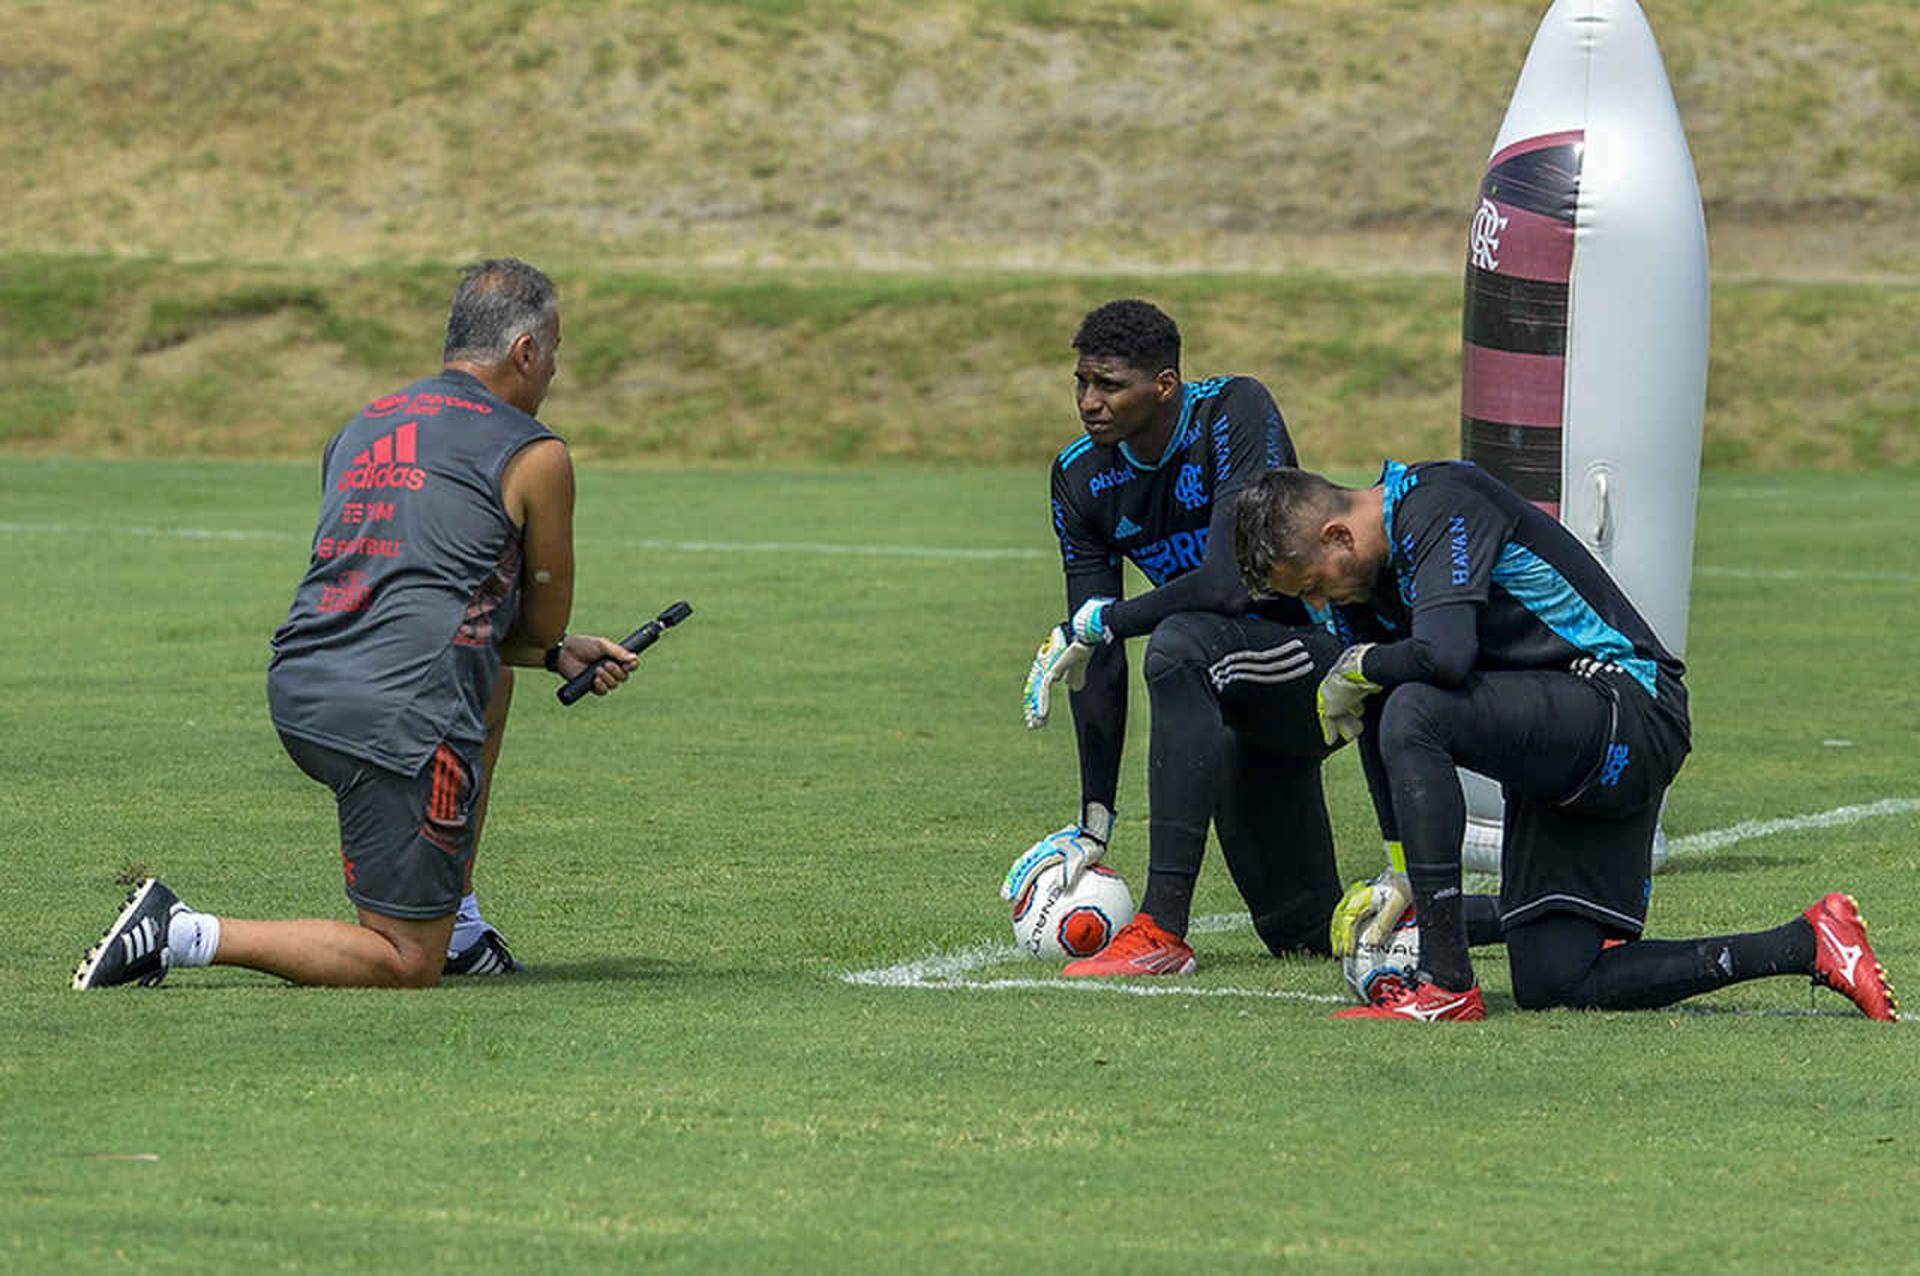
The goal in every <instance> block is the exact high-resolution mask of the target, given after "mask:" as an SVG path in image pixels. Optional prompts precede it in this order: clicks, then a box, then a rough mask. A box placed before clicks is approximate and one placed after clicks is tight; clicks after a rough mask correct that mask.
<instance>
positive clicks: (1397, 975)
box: [1340, 908, 1420, 1005]
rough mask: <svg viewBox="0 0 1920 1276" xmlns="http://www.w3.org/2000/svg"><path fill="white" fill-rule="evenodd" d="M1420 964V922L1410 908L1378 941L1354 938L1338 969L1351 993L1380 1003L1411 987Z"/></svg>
mask: <svg viewBox="0 0 1920 1276" xmlns="http://www.w3.org/2000/svg"><path fill="white" fill-rule="evenodd" d="M1419 964H1420V925H1419V923H1418V922H1416V921H1415V920H1414V917H1413V910H1412V909H1411V908H1409V909H1408V910H1407V911H1406V912H1405V913H1403V914H1401V916H1400V920H1399V921H1397V922H1395V923H1394V926H1393V929H1392V930H1390V931H1388V932H1387V935H1386V938H1385V939H1384V940H1382V941H1381V942H1380V943H1377V944H1370V943H1367V942H1366V941H1365V940H1362V939H1360V938H1359V937H1358V936H1356V937H1355V938H1354V944H1353V951H1352V952H1350V953H1348V954H1347V955H1346V956H1345V957H1342V958H1341V959H1340V969H1341V973H1343V974H1345V975H1346V977H1347V986H1348V987H1349V988H1351V989H1353V995H1354V996H1356V997H1358V998H1359V999H1360V1000H1361V1001H1363V1002H1366V1003H1368V1004H1370V1005H1379V1004H1380V1003H1381V1002H1383V1001H1386V1000H1387V999H1388V998H1390V997H1394V996H1397V995H1398V994H1400V993H1401V992H1403V991H1405V990H1406V989H1409V988H1411V987H1413V972H1414V969H1415V967H1417V966H1419Z"/></svg>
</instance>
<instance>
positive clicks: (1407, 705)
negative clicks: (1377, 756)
mask: <svg viewBox="0 0 1920 1276" xmlns="http://www.w3.org/2000/svg"><path fill="white" fill-rule="evenodd" d="M1446 694H1447V693H1446V692H1444V691H1442V690H1440V689H1439V688H1437V687H1430V686H1427V685H1426V684H1425V683H1419V682H1409V683H1405V684H1403V685H1401V686H1398V687H1395V688H1394V689H1393V690H1392V691H1391V692H1389V693H1388V695H1387V702H1386V704H1385V705H1384V706H1383V707H1382V708H1381V710H1380V751H1381V752H1382V753H1383V754H1385V755H1386V756H1388V757H1394V756H1396V755H1399V754H1403V753H1409V752H1414V751H1418V750H1435V749H1438V750H1444V748H1445V743H1444V742H1445V740H1446V733H1445V731H1444V730H1443V729H1442V724H1443V722H1444V721H1445V701H1446Z"/></svg>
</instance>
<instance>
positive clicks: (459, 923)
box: [447, 891, 492, 957]
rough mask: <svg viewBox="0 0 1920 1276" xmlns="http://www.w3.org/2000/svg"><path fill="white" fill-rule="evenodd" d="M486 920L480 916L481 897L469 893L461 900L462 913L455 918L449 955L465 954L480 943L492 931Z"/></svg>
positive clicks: (448, 947) (449, 940) (455, 915)
mask: <svg viewBox="0 0 1920 1276" xmlns="http://www.w3.org/2000/svg"><path fill="white" fill-rule="evenodd" d="M491 929H492V927H490V926H488V925H487V923H486V919H485V918H483V917H481V916H480V895H479V892H477V891H468V892H467V893H466V894H465V895H464V896H462V897H461V900H460V911H459V912H457V913H455V914H454V916H453V935H452V937H450V938H449V939H448V940H447V955H448V956H449V957H451V956H453V955H454V954H455V953H460V952H465V951H466V950H467V949H469V948H471V947H472V946H473V945H475V944H477V943H479V942H480V936H482V935H484V934H486V933H487V931H489V930H491Z"/></svg>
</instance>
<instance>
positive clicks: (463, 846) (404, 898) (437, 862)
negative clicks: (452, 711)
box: [280, 731, 480, 921]
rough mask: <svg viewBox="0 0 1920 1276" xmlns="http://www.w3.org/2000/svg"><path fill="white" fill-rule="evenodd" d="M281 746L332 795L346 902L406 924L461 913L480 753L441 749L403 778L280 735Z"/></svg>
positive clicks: (469, 860)
mask: <svg viewBox="0 0 1920 1276" xmlns="http://www.w3.org/2000/svg"><path fill="white" fill-rule="evenodd" d="M280 743H281V744H282V745H283V746H285V748H286V750H287V756H288V757H291V758H292V759H293V760H294V762H295V763H296V764H298V765H299V767H300V769H301V770H302V771H305V772H306V773H307V775H308V776H310V777H311V778H313V779H315V780H318V781H319V782H320V783H322V784H324V785H326V786H327V787H328V788H329V789H332V790H333V796H334V800H335V801H336V802H337V803H338V804H339V808H340V864H341V868H342V870H343V871H344V872H345V873H346V878H347V898H348V899H350V900H352V901H353V902H354V903H355V904H358V905H359V906H360V907H362V908H365V909H367V910H368V911H369V912H374V913H379V914H380V915H381V916H383V917H397V918H401V919H403V920H406V921H430V920H432V919H434V918H436V917H445V916H447V915H449V914H451V913H453V912H456V911H458V909H459V907H460V895H461V890H462V887H463V885H464V883H465V880H466V872H467V865H468V864H470V863H472V862H473V804H474V799H475V798H476V797H477V796H478V795H479V792H480V760H479V753H478V750H475V751H473V753H472V754H467V753H463V752H462V751H461V750H460V749H458V748H456V747H454V746H453V745H450V744H444V743H443V744H441V746H440V747H439V748H438V749H436V750H435V751H434V755H433V757H431V758H429V759H428V760H427V764H426V766H424V767H422V768H421V769H420V773H419V774H418V775H412V776H406V775H401V774H399V773H398V772H394V771H388V770H386V769H385V768H383V767H378V766H375V765H374V764H373V763H371V762H366V761H363V760H361V759H360V758H356V757H350V756H349V755H347V754H345V753H341V752H339V751H338V750H335V749H330V748H327V747H326V746H325V745H321V744H315V743H313V742H312V741H310V740H302V739H300V738H299V737H298V736H292V735H288V734H287V733H286V732H284V731H283V732H281V733H280Z"/></svg>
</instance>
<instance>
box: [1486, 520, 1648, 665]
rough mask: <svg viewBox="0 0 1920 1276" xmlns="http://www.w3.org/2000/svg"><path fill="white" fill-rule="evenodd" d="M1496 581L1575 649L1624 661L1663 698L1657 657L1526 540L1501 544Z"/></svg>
mask: <svg viewBox="0 0 1920 1276" xmlns="http://www.w3.org/2000/svg"><path fill="white" fill-rule="evenodd" d="M1493 583H1494V584H1496V585H1498V586H1500V588H1502V589H1504V590H1506V591H1507V593H1509V594H1511V595H1512V596H1513V599H1514V601H1515V602H1517V603H1519V604H1520V605H1521V606H1522V607H1525V608H1526V609H1527V610H1528V611H1530V612H1532V613H1533V614H1534V616H1535V617H1536V618H1537V619H1538V620H1539V621H1540V623H1541V624H1543V625H1545V626H1546V627H1547V628H1548V629H1551V630H1553V632H1554V633H1556V634H1558V635H1560V637H1561V638H1562V639H1563V640H1564V641H1566V642H1567V643H1568V644H1569V645H1570V646H1572V647H1573V648H1574V649H1575V650H1576V651H1583V652H1585V653H1586V654H1587V655H1589V656H1592V657H1594V658H1595V659H1597V660H1604V661H1607V662H1608V663H1610V664H1616V665H1619V666H1620V667H1621V668H1622V669H1625V670H1626V671H1627V672H1628V673H1629V674H1631V675H1633V680H1634V681H1635V682H1637V683H1639V684H1640V685H1641V686H1643V687H1645V688H1646V689H1647V694H1648V695H1650V696H1653V697H1654V698H1655V699H1658V698H1659V695H1660V691H1659V686H1658V683H1657V681H1656V679H1655V676H1654V675H1655V666H1654V663H1653V661H1651V660H1647V659H1645V658H1643V657H1639V656H1635V655H1634V654H1633V643H1632V642H1630V641H1628V639H1627V636H1626V635H1625V634H1623V633H1621V632H1620V631H1619V630H1618V629H1615V628H1614V627H1613V626H1612V625H1609V624H1608V623H1607V622H1606V621H1605V620H1603V619H1601V617H1600V613H1599V612H1597V611H1595V610H1594V609H1593V605H1592V604H1591V603H1589V602H1588V601H1587V600H1586V599H1585V598H1584V597H1582V596H1581V594H1580V591H1579V590H1577V589H1575V588H1574V587H1573V586H1572V584H1570V583H1569V582H1568V580H1567V578H1566V577H1565V576H1562V575H1561V574H1560V571H1559V569H1558V568H1556V567H1555V566H1554V565H1553V564H1552V563H1549V562H1548V561H1547V560H1546V559H1544V558H1542V557H1540V556H1539V555H1538V554H1536V553H1534V552H1533V551H1532V550H1530V549H1528V548H1527V547H1526V546H1525V545H1518V544H1515V543H1514V542H1512V541H1508V542H1507V543H1506V545H1504V546H1502V547H1501V550H1500V561H1499V562H1497V563H1495V564H1494V565H1493Z"/></svg>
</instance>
